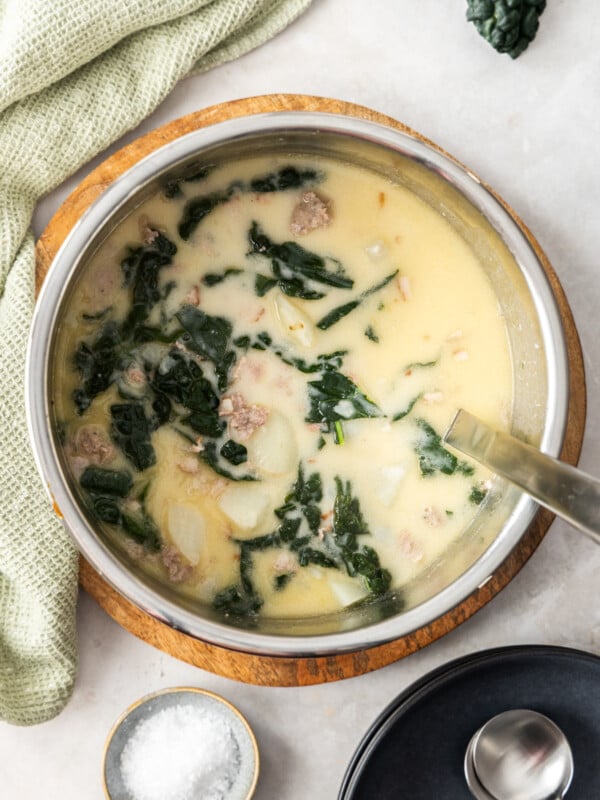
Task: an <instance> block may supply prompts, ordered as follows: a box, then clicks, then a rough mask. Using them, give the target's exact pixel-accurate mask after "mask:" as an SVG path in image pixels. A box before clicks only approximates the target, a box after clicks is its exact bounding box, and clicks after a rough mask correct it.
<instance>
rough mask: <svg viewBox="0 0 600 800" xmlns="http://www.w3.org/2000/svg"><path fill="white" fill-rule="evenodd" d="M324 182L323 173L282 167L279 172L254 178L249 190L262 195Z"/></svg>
mask: <svg viewBox="0 0 600 800" xmlns="http://www.w3.org/2000/svg"><path fill="white" fill-rule="evenodd" d="M322 180H323V175H322V173H320V172H317V171H316V170H314V169H297V168H296V167H292V166H287V167H282V168H281V169H279V170H277V172H271V173H269V174H268V175H262V176H260V177H258V178H253V179H252V180H251V181H250V183H249V184H248V189H249V191H251V192H258V193H260V194H263V193H266V192H283V191H286V190H287V189H301V188H302V187H303V186H306V185H307V184H315V183H319V182H320V181H322Z"/></svg>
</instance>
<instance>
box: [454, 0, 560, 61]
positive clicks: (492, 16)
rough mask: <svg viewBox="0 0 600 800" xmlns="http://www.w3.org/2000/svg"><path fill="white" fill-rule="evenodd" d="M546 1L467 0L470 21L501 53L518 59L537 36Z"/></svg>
mask: <svg viewBox="0 0 600 800" xmlns="http://www.w3.org/2000/svg"><path fill="white" fill-rule="evenodd" d="M545 8H546V0H467V20H468V21H469V22H472V23H473V24H474V25H475V27H476V29H477V31H478V33H479V34H480V35H481V36H483V38H484V39H485V40H486V41H487V42H489V43H490V44H491V45H492V47H493V48H494V49H495V50H497V51H498V52H499V53H508V55H509V56H510V57H511V58H517V57H518V56H520V55H521V53H522V52H523V51H524V50H526V49H527V47H528V46H529V44H530V42H532V41H533V40H534V39H535V35H536V33H537V31H538V27H539V23H540V16H541V15H542V12H543V11H544V9H545Z"/></svg>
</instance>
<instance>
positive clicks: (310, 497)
mask: <svg viewBox="0 0 600 800" xmlns="http://www.w3.org/2000/svg"><path fill="white" fill-rule="evenodd" d="M322 499H323V483H322V481H321V476H320V475H319V473H318V472H313V473H312V474H311V475H309V477H308V478H305V477H304V469H303V467H302V464H301V463H300V464H298V474H297V476H296V480H295V482H294V483H293V484H292V488H291V489H290V491H289V493H288V494H287V495H286V496H285V503H286V504H285V505H284V506H281V508H279V509H277V510H276V511H275V514H277V516H279V515H280V514H281V512H283V513H284V514H285V513H287V512H288V511H291V510H292V509H293V508H295V506H294V503H299V504H300V505H301V506H305V505H307V504H309V503H320V502H321V500H322ZM290 504H291V505H290ZM278 512H279V513H278Z"/></svg>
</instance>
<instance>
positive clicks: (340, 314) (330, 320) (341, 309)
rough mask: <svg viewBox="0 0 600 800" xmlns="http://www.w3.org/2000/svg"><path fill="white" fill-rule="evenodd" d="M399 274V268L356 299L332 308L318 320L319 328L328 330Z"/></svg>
mask: <svg viewBox="0 0 600 800" xmlns="http://www.w3.org/2000/svg"><path fill="white" fill-rule="evenodd" d="M397 274H398V270H396V271H395V272H392V273H391V275H387V276H386V277H385V278H384V279H383V280H382V281H379V283H376V284H375V285H374V286H370V287H369V288H368V289H366V290H365V291H364V292H361V294H359V296H358V297H357V298H356V299H355V300H351V301H350V302H349V303H344V305H341V306H337V308H334V309H332V310H331V311H330V312H329V313H328V314H325V316H324V317H323V318H322V319H320V320H319V321H318V322H317V328H319V329H320V330H322V331H326V330H327V329H328V328H331V327H332V325H335V324H336V322H339V321H340V320H341V319H343V318H344V317H346V316H347V315H348V314H349V313H350V312H351V311H354V309H355V308H357V307H358V306H359V305H360V304H361V303H362V302H363V301H364V300H366V299H367V297H370V296H371V295H372V294H375V293H376V292H379V291H381V289H383V288H385V287H386V286H387V285H388V283H390V281H392V280H393V279H394V278H395V277H396V275H397Z"/></svg>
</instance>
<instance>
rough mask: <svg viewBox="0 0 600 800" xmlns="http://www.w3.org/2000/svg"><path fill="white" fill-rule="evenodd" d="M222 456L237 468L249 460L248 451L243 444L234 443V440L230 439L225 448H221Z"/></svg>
mask: <svg viewBox="0 0 600 800" xmlns="http://www.w3.org/2000/svg"><path fill="white" fill-rule="evenodd" d="M221 455H222V456H223V458H224V459H226V461H229V463H230V464H234V465H235V466H237V465H238V464H243V463H244V462H245V461H247V460H248V450H247V449H246V447H244V445H243V444H240V443H239V442H234V441H233V439H228V440H227V441H226V442H225V444H224V445H223V447H221Z"/></svg>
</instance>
